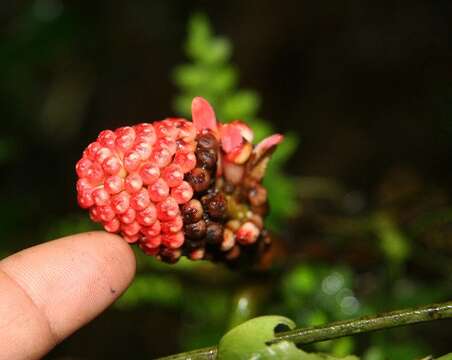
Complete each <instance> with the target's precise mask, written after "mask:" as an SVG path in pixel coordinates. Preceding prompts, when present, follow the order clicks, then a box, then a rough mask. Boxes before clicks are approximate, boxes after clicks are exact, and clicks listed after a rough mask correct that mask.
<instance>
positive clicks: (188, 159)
mask: <svg viewBox="0 0 452 360" xmlns="http://www.w3.org/2000/svg"><path fill="white" fill-rule="evenodd" d="M173 164H177V165H179V166H180V167H181V168H182V171H183V172H184V173H187V172H189V171H191V170H193V169H194V168H195V167H196V156H195V154H194V153H193V152H186V153H185V152H178V153H176V155H175V156H174V161H173Z"/></svg>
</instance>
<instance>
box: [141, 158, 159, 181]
mask: <svg viewBox="0 0 452 360" xmlns="http://www.w3.org/2000/svg"><path fill="white" fill-rule="evenodd" d="M140 176H141V179H142V180H143V184H145V185H150V184H153V183H155V182H156V181H157V180H158V178H159V177H160V169H159V168H158V166H155V165H153V164H152V163H150V162H147V163H145V164H144V165H143V166H142V167H141V169H140Z"/></svg>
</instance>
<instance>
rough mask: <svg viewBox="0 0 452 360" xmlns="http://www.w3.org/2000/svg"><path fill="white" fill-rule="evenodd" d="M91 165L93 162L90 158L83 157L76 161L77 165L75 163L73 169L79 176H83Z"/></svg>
mask: <svg viewBox="0 0 452 360" xmlns="http://www.w3.org/2000/svg"><path fill="white" fill-rule="evenodd" d="M92 166H93V162H92V161H91V160H90V159H88V158H86V157H83V158H81V159H80V160H79V161H78V162H77V165H75V171H76V172H77V175H78V176H79V177H80V178H84V177H86V176H88V173H89V171H90V169H91V167H92Z"/></svg>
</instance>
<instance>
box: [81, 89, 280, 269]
mask: <svg viewBox="0 0 452 360" xmlns="http://www.w3.org/2000/svg"><path fill="white" fill-rule="evenodd" d="M192 114H193V122H190V121H187V120H185V119H179V118H168V119H165V120H162V121H156V122H153V123H152V124H150V123H143V124H139V125H135V126H132V127H122V128H119V129H117V130H115V131H111V130H104V131H102V132H101V133H100V134H99V136H98V138H97V140H96V141H95V142H93V143H91V144H90V145H89V146H88V147H87V148H86V149H85V151H84V153H83V157H82V159H81V160H79V161H78V163H77V165H76V172H77V175H78V177H79V179H78V181H77V193H78V203H79V205H80V206H81V207H82V208H85V209H89V212H90V217H91V219H92V220H93V221H95V222H99V223H101V224H102V225H103V226H104V228H105V230H106V231H108V232H113V233H120V234H121V235H122V236H123V237H124V239H125V240H126V241H128V242H130V243H137V244H138V245H139V246H140V248H141V249H142V250H143V251H144V252H145V253H146V254H149V255H153V256H156V257H158V258H159V259H161V260H163V261H166V262H170V263H173V262H176V261H177V260H178V259H179V258H180V256H182V255H186V256H188V257H189V258H191V259H193V260H200V259H209V260H213V261H226V262H236V261H237V260H238V259H239V258H245V257H246V256H248V257H249V256H250V255H253V256H256V255H260V254H261V253H262V252H263V251H265V249H266V248H267V247H268V245H269V244H270V237H269V236H268V233H267V231H266V230H265V229H264V224H263V217H264V216H265V214H266V212H267V191H266V189H265V188H264V187H263V186H262V185H261V180H262V177H263V175H264V173H265V168H266V165H267V163H268V160H269V157H270V154H271V153H272V151H273V150H274V149H275V147H276V145H277V144H278V143H279V142H280V141H281V140H282V136H281V135H273V136H271V137H269V138H267V139H265V140H264V141H262V142H261V143H260V144H258V145H256V146H255V147H253V145H252V140H253V133H252V131H251V129H250V128H249V127H248V126H247V125H246V124H244V123H242V122H238V121H236V122H233V123H231V124H219V123H217V121H216V118H215V114H214V111H213V109H212V107H211V106H210V105H209V104H208V102H207V101H206V100H204V99H202V98H195V99H194V100H193V104H192Z"/></svg>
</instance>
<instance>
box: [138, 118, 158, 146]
mask: <svg viewBox="0 0 452 360" xmlns="http://www.w3.org/2000/svg"><path fill="white" fill-rule="evenodd" d="M134 129H135V133H136V135H137V136H136V139H135V142H136V143H140V142H145V143H147V144H149V145H150V146H152V145H154V143H155V141H156V140H157V135H156V133H155V130H154V127H153V126H152V124H147V123H142V124H138V125H135V126H134Z"/></svg>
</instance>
